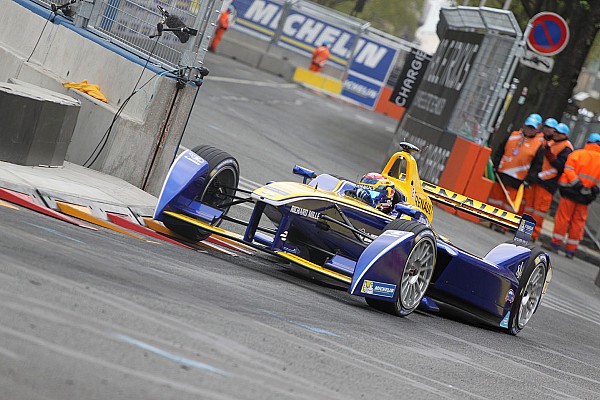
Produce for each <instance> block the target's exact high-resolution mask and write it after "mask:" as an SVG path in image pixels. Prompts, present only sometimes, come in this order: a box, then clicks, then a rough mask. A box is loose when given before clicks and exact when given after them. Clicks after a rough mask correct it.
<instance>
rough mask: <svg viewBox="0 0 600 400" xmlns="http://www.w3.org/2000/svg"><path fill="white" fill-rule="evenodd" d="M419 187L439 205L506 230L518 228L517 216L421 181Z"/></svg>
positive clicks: (519, 220)
mask: <svg viewBox="0 0 600 400" xmlns="http://www.w3.org/2000/svg"><path fill="white" fill-rule="evenodd" d="M421 185H422V187H423V190H424V191H425V193H427V195H428V196H429V197H430V198H431V200H433V201H435V202H437V203H439V204H443V205H445V206H448V207H452V208H454V209H455V210H459V211H462V212H465V213H467V214H470V215H473V216H476V217H479V218H483V219H485V220H487V221H490V222H493V223H495V224H498V225H500V226H502V227H504V228H507V229H511V230H516V229H518V228H519V224H520V222H521V217H520V216H519V215H517V214H513V213H511V212H508V211H506V210H502V209H500V208H497V207H494V206H491V205H489V204H486V203H482V202H481V201H478V200H475V199H472V198H470V197H467V196H464V195H462V194H458V193H455V192H452V191H450V190H448V189H444V188H442V187H439V186H436V185H434V184H432V183H429V182H425V181H421Z"/></svg>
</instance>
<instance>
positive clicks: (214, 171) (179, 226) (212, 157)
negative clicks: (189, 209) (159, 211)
mask: <svg viewBox="0 0 600 400" xmlns="http://www.w3.org/2000/svg"><path fill="white" fill-rule="evenodd" d="M192 151H193V152H194V153H196V154H198V155H199V156H200V157H202V158H203V159H204V160H206V162H207V163H208V167H209V173H208V176H207V178H206V179H207V180H206V182H205V184H204V186H203V189H202V190H201V191H200V192H199V193H198V194H197V195H196V198H195V200H196V201H200V202H202V203H204V204H206V205H208V206H210V207H213V208H216V209H218V210H221V211H222V212H223V215H226V214H227V212H228V211H229V207H230V206H229V205H228V203H230V202H231V200H232V199H233V196H234V195H235V192H236V190H237V186H238V183H239V180H240V173H239V165H238V162H237V160H236V159H235V158H234V157H232V156H231V155H230V154H229V153H227V152H225V151H222V150H220V149H218V148H216V147H213V146H209V145H201V146H198V147H195V148H194V149H192ZM221 221H222V218H218V219H216V220H215V221H213V223H212V225H214V226H218V225H219V224H221ZM163 223H164V224H165V226H166V227H167V228H169V229H171V230H172V231H173V232H175V233H177V234H179V235H181V236H183V237H185V238H186V239H189V240H191V241H193V242H198V241H200V240H204V239H206V238H207V237H209V236H210V232H208V231H205V230H204V229H201V228H198V227H196V226H194V225H191V224H188V223H186V222H183V221H180V220H178V219H176V218H173V217H171V216H168V215H165V216H164V220H163Z"/></svg>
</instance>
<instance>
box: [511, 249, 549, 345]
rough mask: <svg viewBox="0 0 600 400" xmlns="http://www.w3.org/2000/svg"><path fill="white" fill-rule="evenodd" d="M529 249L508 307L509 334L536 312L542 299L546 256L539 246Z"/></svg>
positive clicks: (546, 264)
mask: <svg viewBox="0 0 600 400" xmlns="http://www.w3.org/2000/svg"><path fill="white" fill-rule="evenodd" d="M526 247H528V248H530V249H531V254H530V255H529V260H528V261H527V264H526V265H525V268H523V272H522V274H521V278H519V290H518V291H517V293H516V296H515V300H514V301H513V305H512V307H511V309H510V317H509V320H508V328H506V332H507V333H510V334H511V335H516V334H517V333H519V332H520V331H521V330H522V329H523V328H524V327H525V325H526V324H527V323H528V322H529V320H530V319H531V317H532V316H533V314H534V313H535V312H536V310H537V308H538V306H539V305H540V300H541V299H542V291H543V289H544V284H545V282H546V275H547V274H548V256H547V255H546V253H545V252H544V251H543V250H541V249H540V248H539V247H535V246H526Z"/></svg>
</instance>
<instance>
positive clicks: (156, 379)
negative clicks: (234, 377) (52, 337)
mask: <svg viewBox="0 0 600 400" xmlns="http://www.w3.org/2000/svg"><path fill="white" fill-rule="evenodd" d="M0 332H2V333H4V334H6V335H10V336H14V337H16V338H18V339H20V340H22V341H24V342H28V343H30V344H34V345H37V346H39V347H41V348H43V349H46V350H48V351H52V352H54V353H58V354H61V355H62V356H65V357H71V358H74V359H77V360H80V361H84V362H87V363H90V364H92V365H99V366H101V367H104V368H108V369H111V370H113V371H117V372H120V373H122V374H125V375H131V376H134V377H136V378H139V379H142V380H145V381H148V382H149V383H152V384H158V385H165V386H170V387H172V388H173V389H175V390H179V391H181V392H187V393H190V394H194V395H198V396H201V397H202V396H208V395H210V396H215V398H223V399H225V398H228V397H227V396H223V395H221V394H218V393H215V392H213V391H211V390H208V389H202V388H200V387H195V386H192V385H189V384H187V383H184V382H179V381H175V380H172V379H169V378H165V377H163V376H160V375H156V374H152V373H147V372H143V371H138V370H136V369H133V368H130V367H126V366H123V365H119V364H116V363H113V362H111V361H107V360H103V359H101V358H98V357H95V356H92V355H89V354H85V353H82V352H80V351H77V350H75V349H71V348H68V347H65V346H61V345H59V344H56V343H52V342H50V341H48V340H44V339H42V338H38V337H35V336H32V335H30V334H28V333H26V332H22V331H18V330H15V329H11V328H8V327H5V326H0Z"/></svg>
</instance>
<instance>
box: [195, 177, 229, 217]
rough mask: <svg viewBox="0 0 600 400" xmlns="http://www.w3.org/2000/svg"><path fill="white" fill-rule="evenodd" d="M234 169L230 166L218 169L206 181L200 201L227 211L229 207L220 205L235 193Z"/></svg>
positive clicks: (224, 211)
mask: <svg viewBox="0 0 600 400" xmlns="http://www.w3.org/2000/svg"><path fill="white" fill-rule="evenodd" d="M235 186H236V171H235V170H234V169H233V168H231V167H225V168H223V169H220V170H219V171H218V172H217V173H216V174H215V175H214V176H213V177H212V178H211V179H210V181H209V182H208V185H206V189H205V190H204V193H203V194H202V202H203V203H205V204H207V205H209V206H211V207H213V208H218V209H219V210H221V211H223V213H224V214H225V213H227V211H228V210H229V207H222V206H221V205H222V204H224V203H227V202H229V201H231V198H232V196H233V195H235Z"/></svg>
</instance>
